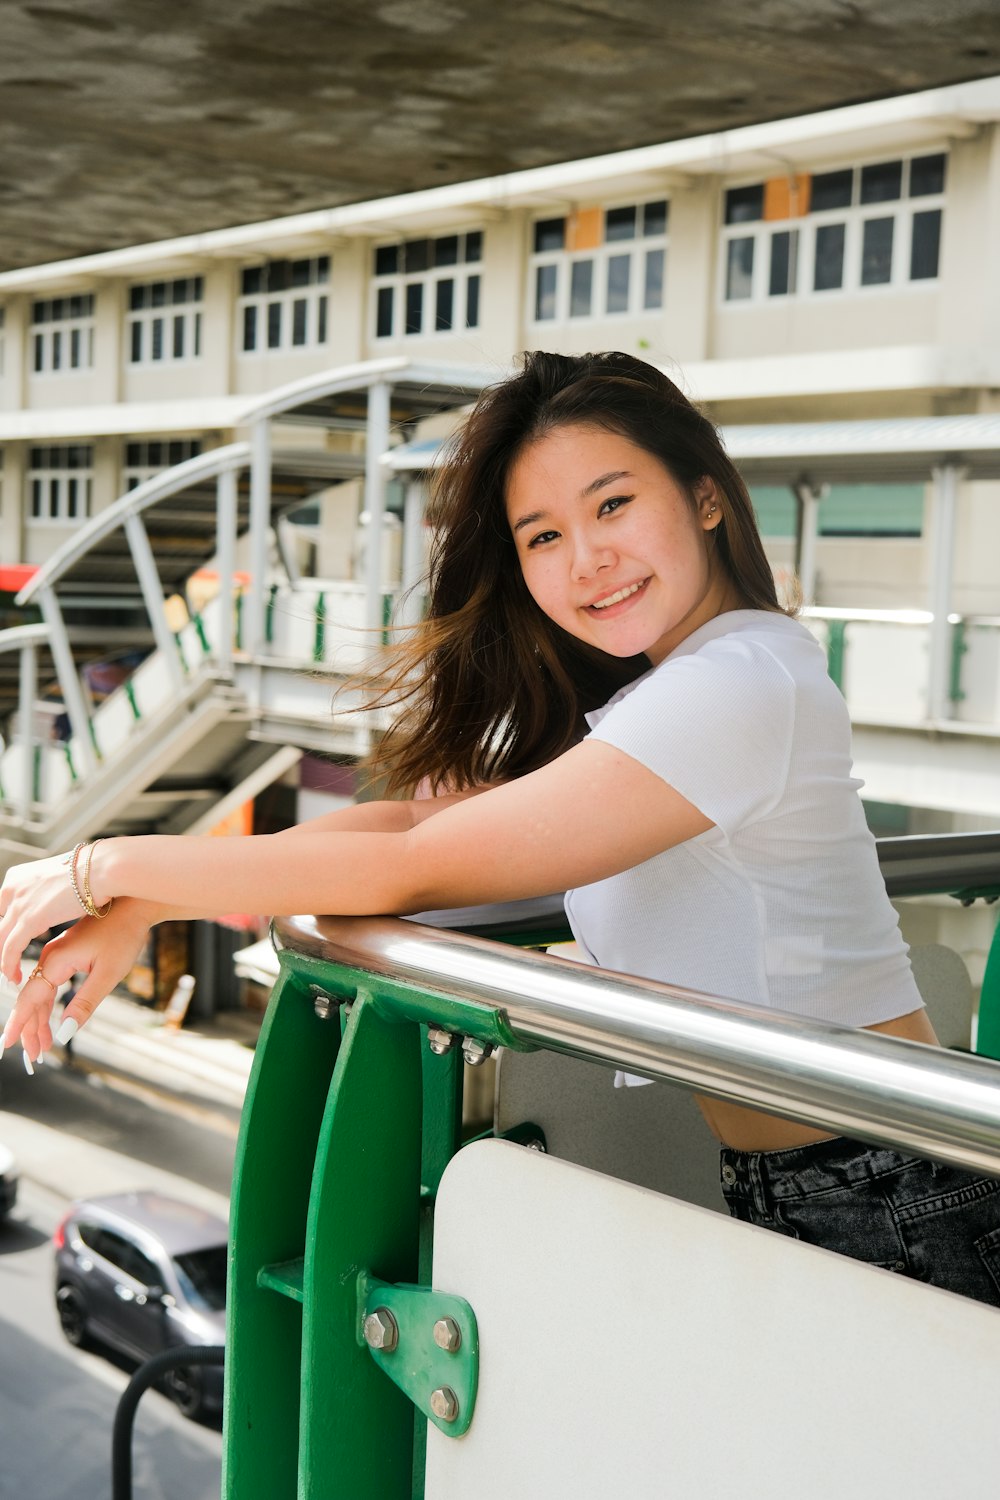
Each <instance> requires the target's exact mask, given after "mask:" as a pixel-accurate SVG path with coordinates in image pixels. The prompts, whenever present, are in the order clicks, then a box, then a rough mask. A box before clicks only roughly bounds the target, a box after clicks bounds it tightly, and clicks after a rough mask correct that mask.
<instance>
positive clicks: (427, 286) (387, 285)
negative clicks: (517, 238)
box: [373, 229, 483, 339]
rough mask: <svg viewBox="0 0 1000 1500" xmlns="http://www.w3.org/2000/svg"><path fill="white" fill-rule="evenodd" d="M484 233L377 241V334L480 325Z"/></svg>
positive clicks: (445, 330)
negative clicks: (385, 243) (383, 243)
mask: <svg viewBox="0 0 1000 1500" xmlns="http://www.w3.org/2000/svg"><path fill="white" fill-rule="evenodd" d="M482 259H483V235H482V231H481V230H479V229H472V230H468V231H467V232H466V233H465V234H444V235H440V236H439V237H438V238H437V239H422V240H402V241H398V242H397V243H395V244H392V245H377V246H376V247H375V253H374V261H373V273H374V287H375V337H376V338H377V339H391V338H400V337H404V338H405V337H407V336H410V335H423V334H430V333H457V332H461V331H462V330H463V329H465V328H478V327H479V301H480V294H481V289H482V269H481V265H482Z"/></svg>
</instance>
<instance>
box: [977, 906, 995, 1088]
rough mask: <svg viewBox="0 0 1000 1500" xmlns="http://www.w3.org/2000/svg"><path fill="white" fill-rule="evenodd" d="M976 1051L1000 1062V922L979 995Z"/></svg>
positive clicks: (991, 945)
mask: <svg viewBox="0 0 1000 1500" xmlns="http://www.w3.org/2000/svg"><path fill="white" fill-rule="evenodd" d="M976 1051H977V1053H979V1054H980V1055H981V1056H982V1057H995V1058H996V1059H997V1060H998V1061H1000V921H998V922H997V925H996V927H995V928H994V929H993V942H992V943H991V944H990V951H989V955H988V957H987V959H986V972H985V974H984V975H983V987H982V990H981V991H980V994H979V1022H978V1024H977V1026H976Z"/></svg>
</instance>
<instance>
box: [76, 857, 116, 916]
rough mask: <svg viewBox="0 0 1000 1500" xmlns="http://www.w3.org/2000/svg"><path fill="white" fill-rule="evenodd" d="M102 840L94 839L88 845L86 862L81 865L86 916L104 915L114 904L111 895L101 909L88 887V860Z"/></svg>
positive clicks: (89, 860)
mask: <svg viewBox="0 0 1000 1500" xmlns="http://www.w3.org/2000/svg"><path fill="white" fill-rule="evenodd" d="M103 842H104V840H103V839H95V840H94V842H93V843H92V844H90V845H89V846H88V848H87V863H86V864H85V865H84V867H83V905H84V910H85V911H86V913H87V916H88V917H106V916H107V914H108V912H109V911H110V910H111V908H112V907H113V906H114V904H115V898H114V896H111V897H109V899H108V900H107V901H106V902H105V903H104V910H103V911H101V909H100V907H99V906H98V905H97V903H96V902H95V900H94V893H93V891H92V890H91V889H90V862H91V860H92V859H93V857H94V850H95V849H96V848H97V846H98V844H102V843H103Z"/></svg>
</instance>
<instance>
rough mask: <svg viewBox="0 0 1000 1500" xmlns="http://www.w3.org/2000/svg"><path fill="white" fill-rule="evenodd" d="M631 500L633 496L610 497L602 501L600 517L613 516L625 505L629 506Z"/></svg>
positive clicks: (599, 511)
mask: <svg viewBox="0 0 1000 1500" xmlns="http://www.w3.org/2000/svg"><path fill="white" fill-rule="evenodd" d="M631 499H632V496H631V495H609V496H608V498H607V500H602V501H601V505H600V508H599V510H598V512H597V514H598V515H599V516H610V515H613V514H614V512H615V511H616V510H620V509H621V507H622V506H623V505H627V504H628V503H629V501H630V500H631Z"/></svg>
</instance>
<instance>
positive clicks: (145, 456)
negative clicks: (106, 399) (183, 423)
mask: <svg viewBox="0 0 1000 1500" xmlns="http://www.w3.org/2000/svg"><path fill="white" fill-rule="evenodd" d="M200 452H201V443H200V442H199V441H198V439H197V438H171V439H169V440H163V441H161V440H159V439H157V438H150V439H149V440H148V441H143V442H139V443H126V444H125V462H124V463H123V464H122V489H123V490H125V491H127V490H134V489H135V487H136V485H137V484H142V483H143V481H144V480H146V479H152V478H153V476H154V475H155V474H160V473H162V471H163V470H164V469H172V468H173V466H174V464H180V463H183V462H184V460H185V459H186V458H196V457H197V456H198V454H199V453H200Z"/></svg>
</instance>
